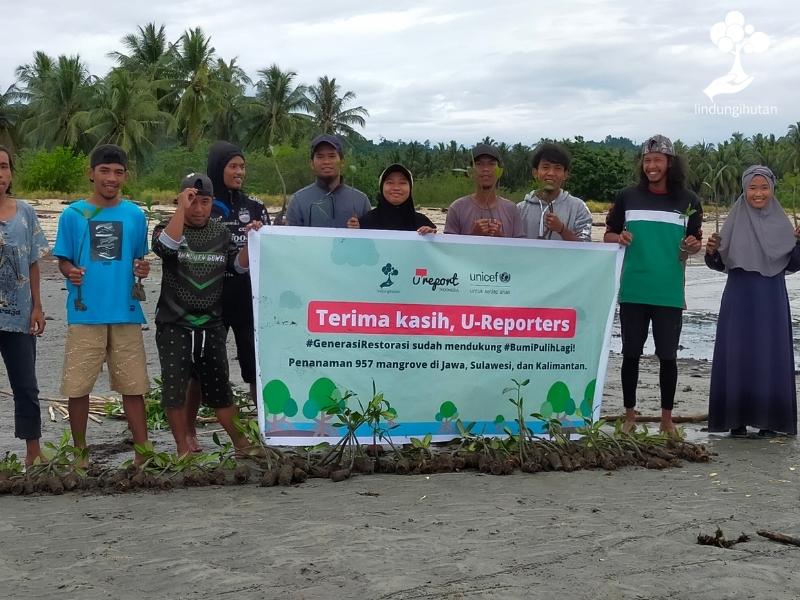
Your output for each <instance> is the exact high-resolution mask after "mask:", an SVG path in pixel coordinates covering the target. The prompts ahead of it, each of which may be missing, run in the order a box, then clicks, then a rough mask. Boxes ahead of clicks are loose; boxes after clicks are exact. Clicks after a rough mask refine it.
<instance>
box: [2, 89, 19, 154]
mask: <svg viewBox="0 0 800 600" xmlns="http://www.w3.org/2000/svg"><path fill="white" fill-rule="evenodd" d="M16 95H17V91H16V88H15V87H14V86H13V85H12V86H9V88H8V89H7V90H6V91H5V93H4V94H0V144H2V145H3V146H6V147H7V148H12V149H13V148H15V147H16V146H17V120H18V118H19V114H20V106H19V105H18V104H17V103H16V102H15V98H16Z"/></svg>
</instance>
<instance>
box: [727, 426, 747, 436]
mask: <svg viewBox="0 0 800 600" xmlns="http://www.w3.org/2000/svg"><path fill="white" fill-rule="evenodd" d="M731 437H732V438H746V437H747V426H745V425H742V426H741V427H734V428H733V429H731Z"/></svg>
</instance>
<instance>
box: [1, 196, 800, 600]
mask: <svg viewBox="0 0 800 600" xmlns="http://www.w3.org/2000/svg"><path fill="white" fill-rule="evenodd" d="M46 210H49V207H47V208H43V207H40V215H42V216H43V219H42V222H43V224H44V225H45V228H46V230H48V237H49V239H50V240H51V241H52V240H53V239H54V235H53V233H54V230H55V229H54V226H55V220H56V219H57V214H58V212H60V209H59V208H57V207H53V209H52V210H53V212H52V213H51V212H46ZM442 216H443V215H442ZM599 218H601V217H598V219H599ZM596 220H597V219H596ZM711 226H712V227H713V224H712V225H711ZM595 229H596V230H600V235H602V228H600V227H597V228H595ZM595 233H597V232H595ZM43 267H44V268H43V282H42V297H43V302H44V304H45V310H46V312H47V314H48V318H49V320H48V324H47V331H46V332H45V335H44V336H43V337H42V338H41V340H40V343H39V346H38V363H37V372H38V376H39V385H40V390H41V395H42V397H44V398H57V397H58V385H59V379H60V372H61V363H62V356H63V339H64V333H65V331H66V323H65V318H64V298H65V292H64V290H63V283H62V280H61V277H60V275H59V274H58V273H57V269H56V268H55V262H54V261H52V260H48V261H44V263H43ZM159 281H160V268H159V265H158V264H157V263H156V264H154V268H153V271H152V274H151V277H150V278H149V280H146V281H145V287H146V291H147V296H148V300H147V303H146V307H145V313H146V314H147V315H148V316H152V314H153V312H154V307H155V301H156V299H157V297H158V282H159ZM715 289H716V288H715ZM790 296H791V294H790ZM690 308H691V306H690ZM697 331H698V332H701V333H702V332H703V331H705V330H703V329H697ZM698 335H700V334H698ZM153 338H154V332H153V331H151V330H149V331H146V332H145V342H146V348H147V354H148V367H149V369H150V375H151V377H152V376H154V375H156V374H157V373H158V359H157V355H156V352H155V345H154V339H153ZM229 355H230V357H231V359H233V357H234V356H235V351H234V348H233V346H232V344H230V345H229ZM619 365H620V359H619V356H617V355H615V354H613V353H612V357H611V360H610V363H609V367H608V376H607V382H606V387H605V393H604V406H603V415H605V416H610V415H618V414H620V413H621V412H622V398H621V390H620V383H619ZM709 373H710V363H709V362H708V361H707V360H704V359H698V358H682V359H680V360H679V382H678V395H677V399H676V408H675V413H676V415H697V414H702V413H705V412H706V410H707V406H706V403H707V396H708V383H709ZM231 374H232V380H233V381H234V383H235V384H239V385H241V379H240V376H239V373H238V367H237V366H236V365H235V364H233V365H232V369H231ZM640 379H641V382H640V386H639V389H640V400H639V408H640V410H641V412H642V413H643V414H647V415H657V414H658V411H659V400H658V365H657V361H656V360H655V359H653V358H652V357H647V358H645V359H643V361H642V369H641V376H640ZM0 388H3V389H6V390H7V389H8V386H7V380H6V376H5V370H4V368H2V367H0ZM107 390H108V384H107V380H106V379H105V375H103V376H101V380H100V381H99V382H98V386H97V388H96V392H98V393H101V394H102V393H105V392H107ZM46 406H47V402H46V401H45V402H43V407H44V409H43V421H44V439H45V440H55V439H56V438H57V437H58V435H59V434H60V433H61V431H63V430H64V429H65V428H66V426H67V425H66V423H65V422H63V421H62V420H61V419H59V420H58V422H56V423H52V422H50V420H49V417H48V415H47V412H46ZM703 427H704V424H702V423H699V424H689V425H686V431H687V436H688V438H689V439H690V440H692V441H699V442H702V443H707V444H708V446H709V448H710V450H711V451H713V452H715V453H716V454H717V455H716V456H715V457H714V459H713V461H712V462H710V463H707V464H692V463H685V464H684V466H683V467H681V468H675V469H669V470H665V471H650V470H645V469H629V468H626V469H622V470H619V471H615V472H605V471H602V470H597V471H579V472H574V473H538V474H535V475H528V474H523V473H518V474H514V475H510V476H490V475H480V474H476V473H453V474H447V475H430V476H397V475H372V476H358V477H355V478H353V479H351V480H348V481H345V482H342V483H333V482H331V481H328V480H318V479H312V480H309V481H308V482H307V483H305V484H302V485H299V486H294V487H288V488H277V487H276V488H261V487H257V486H256V485H252V484H249V485H245V486H241V487H208V488H199V489H178V490H175V491H172V492H163V493H152V492H134V493H129V494H125V495H105V496H94V495H86V494H75V493H72V494H66V495H63V496H31V497H11V496H0V515H2V518H0V539H1V540H2V552H0V579H2V581H3V582H4V583H3V586H2V587H3V590H4V591H3V593H2V597H5V598H53V597H56V596H58V597H62V598H77V597H80V598H85V599H88V600H94V599H100V598H116V599H128V598H130V599H140V598H171V599H183V598H186V599H189V598H191V599H198V598H229V597H230V598H281V599H282V598H287V599H309V600H310V599H339V598H342V599H346V598H365V599H393V600H400V599H412V598H413V599H422V598H425V599H439V598H446V599H462V598H493V599H494V598H510V599H515V598H570V599H584V598H585V599H589V598H591V599H601V598H603V599H605V598H608V599H623V598H624V599H628V598H630V599H656V598H659V599H661V598H675V599H682V598H692V599H718V598H753V599H761V598H770V599H786V600H789V599H795V598H797V597H800V574H798V572H797V568H796V567H797V564H798V560H800V548H798V547H792V546H783V545H780V544H777V543H775V542H772V541H768V540H765V539H764V538H761V537H758V536H757V535H756V534H755V531H756V530H757V529H768V530H772V531H779V532H782V533H785V534H789V535H794V536H800V521H798V518H797V514H798V513H797V509H798V502H800V486H799V485H798V483H800V444H798V441H797V440H796V439H794V438H777V439H774V440H755V439H748V440H732V439H728V438H726V437H724V436H710V435H709V434H707V433H706V432H704V431H703ZM217 429H218V426H216V425H209V426H207V427H206V428H204V429H203V430H202V432H201V434H200V437H201V441H203V443H204V445H205V446H206V447H207V448H209V449H210V447H211V441H210V437H211V432H212V431H216V430H217ZM126 437H127V435H126V430H125V425H124V422H121V421H115V420H109V419H104V420H103V423H102V424H95V423H90V425H89V439H90V443H91V444H92V446H93V456H94V458H95V459H97V460H99V461H100V462H102V463H104V464H109V465H112V464H119V462H121V461H122V460H124V459H125V458H128V457H129V456H130V453H131V448H130V446H129V445H128V444H127V443H125V441H124V440H125V439H126ZM152 437H153V439H154V442H155V444H156V447H157V448H159V449H164V450H171V448H172V442H171V436H170V434H169V432H155V433H153V435H152ZM22 447H23V446H22V444H21V442H19V441H18V440H15V439H14V438H13V403H12V401H11V398H9V397H5V396H0V450H2V451H5V450H15V451H17V452H20V451H21V450H22ZM717 527H720V528H721V529H722V530H723V532H724V533H725V534H726V536H727V537H736V536H738V535H739V534H740V533H742V532H744V533H746V534H747V535H749V536H750V537H751V541H750V542H748V543H743V544H739V545H737V546H736V547H735V548H734V549H730V550H726V549H720V548H714V547H708V546H700V545H697V544H696V538H697V535H698V534H699V533H701V532H702V533H708V534H713V533H714V531H715V530H716V528H717Z"/></svg>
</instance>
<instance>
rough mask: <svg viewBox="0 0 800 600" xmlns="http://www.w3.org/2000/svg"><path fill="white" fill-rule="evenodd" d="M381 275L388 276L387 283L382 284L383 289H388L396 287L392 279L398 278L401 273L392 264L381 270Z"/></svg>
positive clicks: (387, 264)
mask: <svg viewBox="0 0 800 600" xmlns="http://www.w3.org/2000/svg"><path fill="white" fill-rule="evenodd" d="M381 273H383V274H384V275H386V281H384V282H383V283H381V288H388V287H392V286H393V285H394V281H392V277H397V276H398V275H399V274H400V272H399V271H398V270H397V269H395V268H394V267H393V266H392V263H386V264H385V265H384V266H383V268H382V269H381Z"/></svg>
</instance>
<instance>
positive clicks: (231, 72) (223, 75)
mask: <svg viewBox="0 0 800 600" xmlns="http://www.w3.org/2000/svg"><path fill="white" fill-rule="evenodd" d="M236 60H237V59H236V58H232V59H231V60H230V61H227V62H226V61H225V60H223V59H221V58H218V59H217V67H216V69H214V71H213V73H212V76H213V78H214V79H216V80H219V81H222V82H223V83H225V84H226V85H225V88H224V89H223V90H222V97H221V102H220V106H219V110H218V111H217V113H216V115H215V117H214V124H213V128H212V129H213V133H214V137H215V138H216V139H218V140H230V141H232V142H238V141H239V138H240V133H239V132H240V131H241V127H240V124H241V122H242V120H243V119H244V115H245V112H246V110H247V99H246V98H245V96H244V92H245V90H246V89H247V86H249V85H253V81H252V80H251V79H250V77H248V75H247V73H245V71H244V69H242V67H240V66H239V65H238V64H236Z"/></svg>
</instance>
